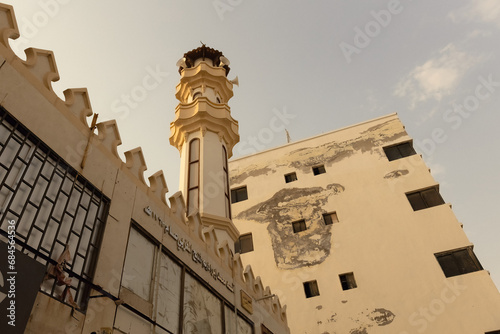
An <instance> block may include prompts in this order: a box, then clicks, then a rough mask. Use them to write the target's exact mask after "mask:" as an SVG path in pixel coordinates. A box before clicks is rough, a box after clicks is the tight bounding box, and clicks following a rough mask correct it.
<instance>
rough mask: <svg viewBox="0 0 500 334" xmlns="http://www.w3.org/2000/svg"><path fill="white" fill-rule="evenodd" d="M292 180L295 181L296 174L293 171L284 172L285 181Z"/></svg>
mask: <svg viewBox="0 0 500 334" xmlns="http://www.w3.org/2000/svg"><path fill="white" fill-rule="evenodd" d="M293 181H297V174H296V173H295V172H293V173H290V174H285V182H286V183H290V182H293Z"/></svg>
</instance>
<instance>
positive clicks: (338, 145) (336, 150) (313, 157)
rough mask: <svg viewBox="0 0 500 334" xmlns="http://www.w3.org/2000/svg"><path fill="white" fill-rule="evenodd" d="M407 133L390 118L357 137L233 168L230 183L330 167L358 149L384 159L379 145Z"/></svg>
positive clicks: (303, 148) (396, 121) (301, 149)
mask: <svg viewBox="0 0 500 334" xmlns="http://www.w3.org/2000/svg"><path fill="white" fill-rule="evenodd" d="M406 135H407V133H406V131H405V130H404V127H403V126H402V125H401V123H400V122H399V120H396V119H394V120H389V121H387V122H383V123H381V124H378V125H375V126H373V127H371V128H368V129H367V130H365V131H363V132H361V133H360V135H359V136H358V137H356V138H351V139H347V140H344V141H332V142H328V143H325V144H323V145H320V146H313V147H302V148H299V149H296V150H292V151H290V152H289V153H288V154H284V155H282V156H280V157H276V159H275V160H272V161H266V162H262V163H261V164H252V165H249V166H247V167H243V168H242V169H240V168H237V167H232V168H231V170H230V172H229V175H231V184H233V185H235V184H243V182H245V180H246V179H247V178H249V177H256V176H259V175H264V174H266V175H267V174H268V173H276V169H279V168H288V169H296V170H301V171H303V172H308V171H310V169H311V167H313V166H315V165H319V164H325V165H327V166H331V165H332V164H334V163H337V162H340V161H342V160H344V159H346V158H348V157H350V156H351V155H353V154H354V153H359V152H361V153H366V152H369V153H371V154H378V155H379V156H380V157H381V158H383V157H385V154H384V153H383V150H382V149H380V147H382V146H384V145H386V144H387V143H392V142H394V141H395V140H397V139H399V138H401V137H403V136H406Z"/></svg>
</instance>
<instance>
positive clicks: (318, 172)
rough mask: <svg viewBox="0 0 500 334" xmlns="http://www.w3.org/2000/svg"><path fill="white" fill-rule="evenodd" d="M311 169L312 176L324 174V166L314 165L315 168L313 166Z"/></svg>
mask: <svg viewBox="0 0 500 334" xmlns="http://www.w3.org/2000/svg"><path fill="white" fill-rule="evenodd" d="M311 168H312V172H313V174H314V176H318V175H321V174H326V168H325V165H316V166H313V167H311Z"/></svg>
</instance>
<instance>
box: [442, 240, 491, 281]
mask: <svg viewBox="0 0 500 334" xmlns="http://www.w3.org/2000/svg"><path fill="white" fill-rule="evenodd" d="M464 251H466V254H467V255H468V258H467V259H466V260H467V261H469V263H467V262H461V261H462V260H464V258H460V257H459V255H458V254H459V253H462V254H463V252H464ZM449 256H451V258H448V262H445V261H444V258H445V257H449ZM434 257H435V258H436V261H437V262H438V264H439V266H440V267H441V270H442V271H443V274H444V275H445V276H446V278H449V277H455V276H460V275H465V274H470V273H473V272H476V271H481V270H484V268H483V266H482V265H481V263H480V262H479V260H478V258H477V256H476V254H475V253H474V251H473V247H472V246H469V247H465V248H457V249H452V250H448V251H444V252H440V253H435V254H434ZM449 260H451V261H452V264H453V265H454V266H455V268H453V269H457V270H458V271H459V272H458V273H455V272H451V271H449V269H450V267H448V266H449V265H450V262H449ZM470 264H472V265H473V266H474V268H472V267H471V268H465V266H466V265H470Z"/></svg>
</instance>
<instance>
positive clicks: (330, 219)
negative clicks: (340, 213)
mask: <svg viewBox="0 0 500 334" xmlns="http://www.w3.org/2000/svg"><path fill="white" fill-rule="evenodd" d="M323 221H324V222H325V225H332V224H333V223H338V222H339V219H338V217H337V213H336V212H330V213H324V214H323Z"/></svg>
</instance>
